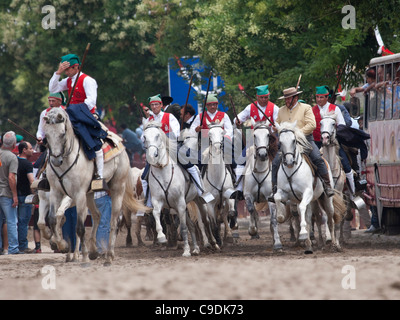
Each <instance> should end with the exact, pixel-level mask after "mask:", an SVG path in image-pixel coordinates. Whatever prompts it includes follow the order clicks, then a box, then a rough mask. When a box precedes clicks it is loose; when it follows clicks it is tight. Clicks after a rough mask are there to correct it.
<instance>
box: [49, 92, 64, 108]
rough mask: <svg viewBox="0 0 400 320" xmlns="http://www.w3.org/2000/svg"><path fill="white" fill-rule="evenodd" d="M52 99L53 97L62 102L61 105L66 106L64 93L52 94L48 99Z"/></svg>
mask: <svg viewBox="0 0 400 320" xmlns="http://www.w3.org/2000/svg"><path fill="white" fill-rule="evenodd" d="M50 97H51V98H55V99H58V100H61V104H62V105H65V96H64V93H62V92H55V93H52V92H50V94H49V96H48V98H50Z"/></svg>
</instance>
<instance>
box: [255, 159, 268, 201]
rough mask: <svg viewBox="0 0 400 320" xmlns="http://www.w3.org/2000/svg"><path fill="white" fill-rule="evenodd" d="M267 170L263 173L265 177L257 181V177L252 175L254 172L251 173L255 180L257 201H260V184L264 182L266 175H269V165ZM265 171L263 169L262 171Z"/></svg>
mask: <svg viewBox="0 0 400 320" xmlns="http://www.w3.org/2000/svg"><path fill="white" fill-rule="evenodd" d="M268 169H269V170H268V172H267V174H266V175H265V177H264V178H263V179H262V180H261V181H258V179H257V177H256V176H255V175H254V172H252V173H251V174H252V175H253V178H254V180H255V181H256V182H257V184H258V185H257V202H260V192H261V185H262V184H263V183H264V181H265V179H267V177H268V176H269V174H270V172H271V167H270V166H268ZM263 172H265V171H263Z"/></svg>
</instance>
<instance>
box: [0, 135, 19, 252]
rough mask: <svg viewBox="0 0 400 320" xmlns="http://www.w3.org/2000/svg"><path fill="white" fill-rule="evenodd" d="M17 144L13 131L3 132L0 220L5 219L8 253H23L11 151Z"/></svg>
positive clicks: (15, 161)
mask: <svg viewBox="0 0 400 320" xmlns="http://www.w3.org/2000/svg"><path fill="white" fill-rule="evenodd" d="M16 144H17V138H16V137H15V133H14V132H13V131H8V132H6V133H5V134H4V137H3V145H2V147H1V149H0V158H1V163H2V165H1V167H0V220H1V219H3V216H5V217H6V221H7V234H8V253H9V254H20V253H23V252H22V251H19V249H18V230H17V222H18V214H17V206H18V194H17V172H18V159H17V156H16V155H15V154H13V153H12V152H11V150H13V149H14V148H15V145H16Z"/></svg>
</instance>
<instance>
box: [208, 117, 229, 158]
mask: <svg viewBox="0 0 400 320" xmlns="http://www.w3.org/2000/svg"><path fill="white" fill-rule="evenodd" d="M207 125H208V128H209V131H208V139H209V145H210V151H211V153H212V154H214V155H217V154H220V153H221V152H222V147H223V146H224V135H225V130H224V120H222V121H221V122H218V123H216V122H213V123H210V122H208V121H207Z"/></svg>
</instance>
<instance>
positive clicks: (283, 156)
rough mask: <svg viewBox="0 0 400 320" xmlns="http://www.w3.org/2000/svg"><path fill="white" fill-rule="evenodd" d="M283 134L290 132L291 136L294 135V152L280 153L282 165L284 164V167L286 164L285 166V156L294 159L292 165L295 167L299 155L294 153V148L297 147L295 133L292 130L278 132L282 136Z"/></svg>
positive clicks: (295, 149)
mask: <svg viewBox="0 0 400 320" xmlns="http://www.w3.org/2000/svg"><path fill="white" fill-rule="evenodd" d="M284 132H291V133H293V135H294V151H293V152H285V153H282V158H283V164H284V165H285V166H287V164H286V156H287V155H292V156H293V158H294V164H295V165H296V164H297V163H298V161H297V160H298V158H299V153H298V152H296V151H297V148H296V145H297V139H296V135H295V133H294V131H293V130H288V129H285V130H282V131H281V132H280V134H282V133H284Z"/></svg>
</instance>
